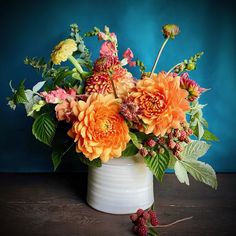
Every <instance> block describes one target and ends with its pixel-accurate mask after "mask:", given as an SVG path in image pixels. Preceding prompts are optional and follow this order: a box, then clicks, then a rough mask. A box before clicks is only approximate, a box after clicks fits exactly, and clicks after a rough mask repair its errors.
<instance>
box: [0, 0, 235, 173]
mask: <svg viewBox="0 0 236 236" xmlns="http://www.w3.org/2000/svg"><path fill="white" fill-rule="evenodd" d="M232 2H233V1H232ZM232 2H230V1H227V0H224V1H210V0H205V1H201V0H198V1H189V0H186V1H184V0H182V1H170V0H169V1H164V0H156V1H154V0H145V1H137V0H130V1H128V0H126V1H125V0H124V1H114V0H113V1H105V0H104V1H100V0H97V1H95V0H94V1H88V0H87V1H80V0H77V1H61V2H60V1H59V0H58V1H52V0H48V1H45V2H43V1H29V2H26V1H21V3H20V4H16V3H14V2H11V0H8V1H7V3H6V4H5V5H4V6H1V10H0V11H1V12H0V13H1V14H0V15H1V21H0V22H1V44H0V47H1V50H0V55H1V56H0V67H1V79H0V83H1V84H0V88H1V93H0V117H1V122H0V130H1V135H0V171H2V172H8V171H10V172H14V171H19V172H37V171H52V164H51V161H50V150H49V149H48V148H47V147H45V146H44V145H43V144H41V143H39V142H37V141H35V140H34V138H33V136H32V134H31V124H32V120H31V119H30V118H27V117H26V116H25V111H24V108H23V107H18V108H17V110H16V112H13V111H11V110H10V109H9V108H8V107H7V106H6V100H5V97H6V96H8V95H9V94H10V89H9V86H8V81H9V80H13V84H17V83H18V82H19V81H20V80H21V79H23V78H25V79H27V81H26V85H27V86H29V87H30V86H32V85H33V84H34V83H36V82H37V81H38V80H39V79H40V75H39V74H37V73H35V72H34V71H33V70H31V68H28V67H27V66H25V65H24V64H23V59H24V57H25V56H45V57H48V56H49V54H50V52H51V49H52V48H53V47H54V45H55V44H57V43H58V41H59V40H61V39H63V38H65V37H66V36H67V35H68V33H69V30H68V29H69V27H68V26H69V25H70V24H71V23H74V22H76V23H78V25H79V26H80V28H81V29H82V30H83V31H87V30H89V29H91V28H92V27H93V26H95V25H96V26H98V27H100V28H102V27H103V26H104V25H105V24H107V25H109V26H110V28H111V29H112V31H114V32H116V33H117V35H118V39H119V46H120V52H121V53H122V52H123V51H124V50H125V49H126V48H127V47H131V48H132V50H133V52H134V53H135V55H136V56H137V57H138V58H140V59H142V60H143V61H144V62H145V64H146V65H147V67H148V69H149V70H150V69H151V66H152V63H153V60H154V58H155V56H156V52H157V50H158V48H159V46H160V44H161V42H162V40H163V39H162V35H161V33H160V29H161V26H162V25H163V24H165V23H176V24H178V25H179V26H180V27H181V34H180V35H179V36H178V37H177V38H176V40H174V41H172V42H170V43H169V44H168V46H167V48H166V49H165V52H164V54H163V56H162V58H161V60H160V64H159V65H158V68H157V69H160V70H163V69H168V68H170V67H171V66H172V65H173V64H175V63H176V62H179V61H182V59H185V58H188V57H189V56H191V55H193V54H195V53H196V52H198V51H201V50H203V51H205V55H204V57H203V58H202V59H201V60H200V62H199V66H198V70H197V71H194V72H193V73H191V75H192V78H193V79H195V80H196V81H197V82H198V83H199V84H200V85H202V87H205V88H212V89H211V91H209V92H207V93H205V94H204V95H203V96H202V98H201V102H202V103H208V105H209V106H207V107H206V108H205V109H204V112H205V117H206V119H207V120H208V121H209V123H210V130H211V131H213V132H214V133H215V134H216V135H217V136H218V137H219V138H220V142H219V143H216V144H214V145H213V146H212V148H211V150H210V151H209V152H208V154H207V155H206V157H204V159H205V160H206V161H207V162H209V163H210V164H212V165H213V167H214V168H216V170H218V171H235V170H236V160H235V158H236V155H235V144H234V142H235V139H234V137H235V131H236V128H235V127H236V126H235V117H234V116H235V114H236V105H235V88H236V78H235V68H236V63H235V62H236V59H235V53H236V44H235V42H236V27H235V25H234V24H233V22H234V16H233V15H234V12H235V10H236V8H235V7H234V5H233V3H232ZM93 43H95V44H96V47H94V46H93ZM88 45H89V46H90V47H91V48H94V50H95V49H96V50H97V49H98V42H97V41H96V40H95V39H89V40H88ZM97 55H98V51H95V52H94V54H93V57H94V58H95V57H96V56H97ZM135 73H136V72H135ZM76 169H77V170H78V169H81V168H80V164H79V163H78V161H75V160H69V159H68V160H65V162H64V164H63V166H62V167H61V170H76Z"/></svg>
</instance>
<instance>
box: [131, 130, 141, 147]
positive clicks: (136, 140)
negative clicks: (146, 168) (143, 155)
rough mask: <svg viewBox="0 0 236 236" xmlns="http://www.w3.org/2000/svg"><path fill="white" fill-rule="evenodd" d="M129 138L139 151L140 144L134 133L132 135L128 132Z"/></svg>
mask: <svg viewBox="0 0 236 236" xmlns="http://www.w3.org/2000/svg"><path fill="white" fill-rule="evenodd" d="M129 136H130V138H131V140H132V142H133V144H134V145H135V146H136V147H137V148H138V149H140V148H141V143H140V142H139V140H138V137H137V136H136V134H135V133H132V132H129Z"/></svg>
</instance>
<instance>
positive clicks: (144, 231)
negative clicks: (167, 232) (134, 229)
mask: <svg viewBox="0 0 236 236" xmlns="http://www.w3.org/2000/svg"><path fill="white" fill-rule="evenodd" d="M147 234H148V230H147V227H146V226H144V225H141V226H139V227H138V235H139V236H147Z"/></svg>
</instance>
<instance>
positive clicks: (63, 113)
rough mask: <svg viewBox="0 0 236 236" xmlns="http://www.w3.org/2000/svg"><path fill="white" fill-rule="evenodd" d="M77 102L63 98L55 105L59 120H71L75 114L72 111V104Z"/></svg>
mask: <svg viewBox="0 0 236 236" xmlns="http://www.w3.org/2000/svg"><path fill="white" fill-rule="evenodd" d="M76 104H77V102H76V101H75V100H71V101H68V100H64V101H63V102H61V103H59V104H57V105H56V106H55V111H56V117H57V119H58V120H59V121H62V120H65V121H66V122H68V123H69V122H73V120H74V119H75V116H74V114H73V112H72V109H73V107H74V106H76Z"/></svg>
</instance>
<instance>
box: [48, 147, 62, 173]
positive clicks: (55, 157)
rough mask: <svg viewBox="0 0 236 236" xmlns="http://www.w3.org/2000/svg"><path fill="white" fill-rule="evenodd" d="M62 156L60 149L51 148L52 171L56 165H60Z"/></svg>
mask: <svg viewBox="0 0 236 236" xmlns="http://www.w3.org/2000/svg"><path fill="white" fill-rule="evenodd" d="M62 156H63V153H62V152H61V151H59V150H53V152H52V155H51V157H52V163H53V168H54V171H56V169H57V167H58V166H59V165H60V163H61V159H62Z"/></svg>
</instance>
